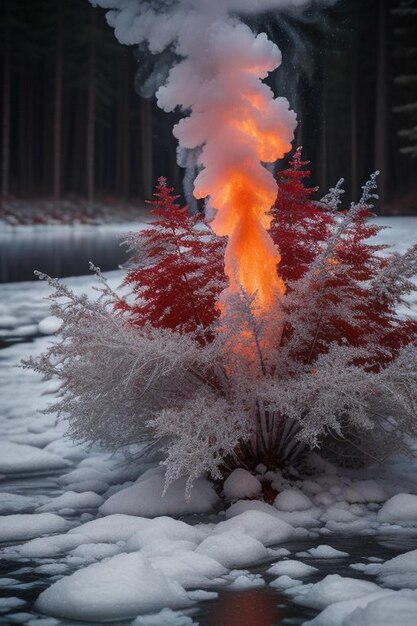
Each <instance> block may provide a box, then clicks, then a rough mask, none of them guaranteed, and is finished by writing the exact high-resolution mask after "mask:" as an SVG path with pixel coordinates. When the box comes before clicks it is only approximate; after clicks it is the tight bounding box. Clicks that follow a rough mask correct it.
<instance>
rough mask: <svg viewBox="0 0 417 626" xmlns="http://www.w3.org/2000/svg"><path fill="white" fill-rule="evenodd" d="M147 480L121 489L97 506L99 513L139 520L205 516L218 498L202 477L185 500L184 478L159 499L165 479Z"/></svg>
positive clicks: (156, 476)
mask: <svg viewBox="0 0 417 626" xmlns="http://www.w3.org/2000/svg"><path fill="white" fill-rule="evenodd" d="M147 474H148V475H147V477H146V478H145V479H143V477H142V478H141V479H139V480H138V481H137V482H136V483H134V484H133V485H131V486H130V487H127V488H126V489H122V490H121V491H119V492H118V493H115V494H114V495H113V496H111V497H110V498H109V499H108V500H107V501H106V502H105V503H104V504H103V505H102V506H101V507H100V513H103V514H104V515H109V514H112V513H125V514H127V515H140V516H141V517H158V516H160V515H171V516H174V517H175V516H179V515H186V514H193V513H206V512H207V511H210V510H212V509H213V507H214V506H215V505H216V504H217V503H218V501H219V498H218V496H217V494H216V492H215V491H214V489H213V488H212V486H211V485H210V483H209V482H208V481H207V480H205V479H204V478H198V479H197V480H196V481H194V484H193V488H192V491H191V497H190V499H189V500H186V499H185V486H186V481H185V479H180V480H176V481H175V482H173V483H171V484H170V486H169V487H168V489H167V491H166V493H165V495H164V496H163V495H162V494H163V491H164V486H165V478H164V476H163V474H162V473H161V472H160V471H158V472H152V473H151V474H150V475H149V473H147Z"/></svg>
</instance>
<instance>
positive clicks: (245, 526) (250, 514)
mask: <svg viewBox="0 0 417 626" xmlns="http://www.w3.org/2000/svg"><path fill="white" fill-rule="evenodd" d="M226 532H227V533H228V532H237V533H242V534H246V535H250V537H253V538H254V539H257V540H258V541H260V542H261V543H262V544H263V545H264V546H272V545H274V544H277V543H283V542H284V541H287V540H289V539H291V538H293V537H294V528H293V527H292V526H290V525H289V524H287V523H286V522H283V521H282V520H280V519H278V518H276V517H275V516H272V515H269V514H268V513H264V512H263V511H245V512H243V513H240V515H236V516H235V517H233V518H231V519H228V520H226V521H225V522H220V524H217V526H216V527H215V528H214V530H213V535H219V534H222V533H226Z"/></svg>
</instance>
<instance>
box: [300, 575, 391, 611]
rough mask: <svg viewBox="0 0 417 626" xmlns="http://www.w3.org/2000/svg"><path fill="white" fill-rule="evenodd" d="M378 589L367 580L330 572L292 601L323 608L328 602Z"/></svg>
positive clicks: (358, 596)
mask: <svg viewBox="0 0 417 626" xmlns="http://www.w3.org/2000/svg"><path fill="white" fill-rule="evenodd" d="M377 591H380V587H378V585H376V584H375V583H372V582H369V581H367V580H358V579H356V578H345V577H343V576H339V574H330V575H329V576H326V578H324V579H323V580H321V581H320V582H318V583H316V584H314V585H312V586H311V588H310V589H309V590H308V591H307V593H305V594H303V595H299V596H295V597H294V601H295V602H297V603H298V604H302V605H304V606H309V607H311V608H313V609H324V608H326V606H328V605H329V604H334V603H335V602H341V601H343V600H352V599H353V598H360V597H361V596H366V595H369V594H371V593H375V592H377Z"/></svg>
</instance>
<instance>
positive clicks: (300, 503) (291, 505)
mask: <svg viewBox="0 0 417 626" xmlns="http://www.w3.org/2000/svg"><path fill="white" fill-rule="evenodd" d="M274 507H276V508H277V509H278V510H279V511H288V512H290V513H292V512H294V511H305V510H307V509H311V508H313V503H312V502H311V500H310V498H308V497H307V496H306V495H304V494H303V493H302V492H301V491H298V489H284V490H283V491H281V493H279V494H278V495H277V497H276V498H275V501H274Z"/></svg>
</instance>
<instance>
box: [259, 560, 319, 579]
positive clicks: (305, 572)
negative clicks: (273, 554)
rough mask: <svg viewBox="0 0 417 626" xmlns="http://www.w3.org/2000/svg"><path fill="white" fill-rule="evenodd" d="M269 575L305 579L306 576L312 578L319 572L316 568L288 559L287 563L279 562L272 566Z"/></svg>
mask: <svg viewBox="0 0 417 626" xmlns="http://www.w3.org/2000/svg"><path fill="white" fill-rule="evenodd" d="M267 571H268V574H273V575H274V576H289V577H290V578H304V577H305V576H311V574H315V573H316V572H318V569H317V568H316V567H312V566H311V565H306V564H305V563H302V562H301V561H294V560H293V559H288V560H286V561H279V562H278V563H275V564H274V565H272V566H271V567H270V568H269V569H268V570H267Z"/></svg>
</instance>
